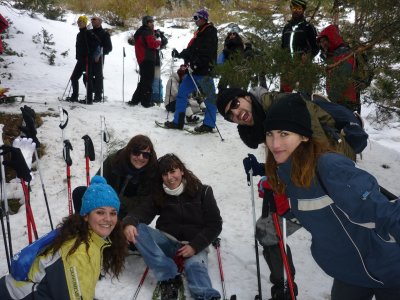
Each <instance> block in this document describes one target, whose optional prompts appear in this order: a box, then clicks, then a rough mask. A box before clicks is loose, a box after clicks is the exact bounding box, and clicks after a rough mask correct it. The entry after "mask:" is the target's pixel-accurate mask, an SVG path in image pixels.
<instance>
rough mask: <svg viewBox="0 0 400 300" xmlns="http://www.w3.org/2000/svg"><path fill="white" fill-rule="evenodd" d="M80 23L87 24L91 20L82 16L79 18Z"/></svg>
mask: <svg viewBox="0 0 400 300" xmlns="http://www.w3.org/2000/svg"><path fill="white" fill-rule="evenodd" d="M79 21H82V22H83V23H85V24H87V23H88V21H89V19H88V18H87V17H86V16H84V15H82V16H80V17H79V18H78V22H79Z"/></svg>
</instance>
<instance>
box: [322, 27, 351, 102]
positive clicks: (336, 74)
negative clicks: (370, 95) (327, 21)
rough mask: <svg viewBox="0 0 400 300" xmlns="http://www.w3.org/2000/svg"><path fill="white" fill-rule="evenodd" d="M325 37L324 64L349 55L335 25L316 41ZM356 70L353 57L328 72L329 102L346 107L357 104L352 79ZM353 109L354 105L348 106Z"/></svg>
mask: <svg viewBox="0 0 400 300" xmlns="http://www.w3.org/2000/svg"><path fill="white" fill-rule="evenodd" d="M322 37H326V38H327V39H328V40H329V48H328V52H327V53H326V63H327V64H333V63H335V62H337V61H340V60H342V59H343V58H344V57H345V56H347V55H348V54H349V53H350V51H351V50H350V48H349V47H348V46H346V45H345V43H344V40H343V38H342V36H341V35H340V34H339V31H338V29H337V27H336V26H335V25H329V26H328V27H326V28H325V29H324V30H322V31H321V33H320V34H319V35H318V38H317V40H319V39H321V38H322ZM355 69H356V61H355V59H354V55H353V56H351V57H350V58H348V59H347V60H346V61H345V62H343V63H341V64H340V65H338V66H337V67H336V68H334V69H332V70H330V71H328V72H327V74H326V92H327V94H328V97H329V99H330V100H331V101H333V102H336V103H339V104H342V105H344V106H346V104H347V103H349V102H350V103H354V104H359V99H358V96H357V90H356V85H355V82H354V80H353V78H352V76H353V73H354V71H355ZM349 108H350V109H354V105H353V106H352V105H350V106H349Z"/></svg>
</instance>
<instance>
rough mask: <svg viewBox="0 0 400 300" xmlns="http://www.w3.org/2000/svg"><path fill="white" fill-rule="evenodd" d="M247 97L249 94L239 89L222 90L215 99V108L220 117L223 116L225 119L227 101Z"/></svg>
mask: <svg viewBox="0 0 400 300" xmlns="http://www.w3.org/2000/svg"><path fill="white" fill-rule="evenodd" d="M249 95H250V93H248V92H246V91H244V90H242V89H239V88H228V89H223V90H222V92H220V93H219V94H218V98H217V108H218V111H219V113H220V114H221V116H223V117H224V118H225V117H226V116H225V108H226V105H227V104H228V103H229V101H231V100H233V99H235V98H236V97H245V96H249Z"/></svg>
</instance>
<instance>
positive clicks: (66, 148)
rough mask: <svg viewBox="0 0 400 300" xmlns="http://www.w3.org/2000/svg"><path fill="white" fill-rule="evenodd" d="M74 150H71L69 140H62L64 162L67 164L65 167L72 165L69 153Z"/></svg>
mask: <svg viewBox="0 0 400 300" xmlns="http://www.w3.org/2000/svg"><path fill="white" fill-rule="evenodd" d="M72 150H74V149H73V148H72V145H71V142H70V141H69V140H64V153H63V154H64V160H65V162H66V164H67V166H69V167H70V166H71V165H72V159H71V155H70V154H71V151H72Z"/></svg>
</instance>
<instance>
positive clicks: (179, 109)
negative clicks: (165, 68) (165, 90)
mask: <svg viewBox="0 0 400 300" xmlns="http://www.w3.org/2000/svg"><path fill="white" fill-rule="evenodd" d="M192 76H193V79H194V80H195V81H196V85H197V86H198V87H199V88H200V90H201V91H202V93H204V94H205V95H206V96H207V98H206V100H205V101H204V103H205V105H206V112H205V115H204V121H203V124H204V125H207V126H209V127H212V128H214V127H215V122H216V117H217V107H216V106H215V102H216V98H217V96H216V95H215V85H214V80H213V79H212V77H208V76H203V75H192ZM193 79H192V77H191V76H190V74H188V75H186V76H185V77H184V78H183V80H182V83H181V84H180V86H179V90H178V95H176V110H175V114H174V123H176V124H179V122H178V120H179V115H180V114H181V113H185V111H186V107H187V105H188V99H189V94H190V93H193V92H197V89H196V85H195V84H194V82H193Z"/></svg>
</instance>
